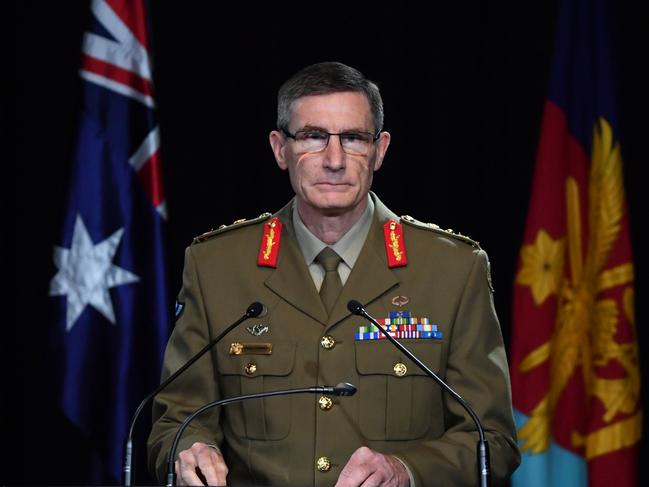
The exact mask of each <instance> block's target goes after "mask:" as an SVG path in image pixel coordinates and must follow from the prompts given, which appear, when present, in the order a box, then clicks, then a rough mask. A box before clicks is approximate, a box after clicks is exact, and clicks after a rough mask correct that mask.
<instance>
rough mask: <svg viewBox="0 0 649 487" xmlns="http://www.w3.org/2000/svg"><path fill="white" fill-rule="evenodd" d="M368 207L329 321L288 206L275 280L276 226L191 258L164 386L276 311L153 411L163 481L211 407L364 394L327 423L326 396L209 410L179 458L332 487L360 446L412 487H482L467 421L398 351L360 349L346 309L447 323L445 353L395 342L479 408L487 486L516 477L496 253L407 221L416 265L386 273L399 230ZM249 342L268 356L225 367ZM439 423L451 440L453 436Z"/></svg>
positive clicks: (219, 241) (273, 479) (236, 476)
mask: <svg viewBox="0 0 649 487" xmlns="http://www.w3.org/2000/svg"><path fill="white" fill-rule="evenodd" d="M372 198H373V199H374V202H375V211H374V215H373V221H372V225H371V228H370V230H369V233H368V236H367V240H366V242H365V244H364V246H363V249H362V251H361V253H360V254H359V256H358V260H357V261H356V263H355V265H354V268H353V270H352V272H351V274H350V275H349V278H348V280H347V282H346V283H345V286H344V288H343V290H342V294H341V296H340V298H339V299H338V301H337V303H336V305H335V306H334V308H333V310H332V312H331V314H330V315H327V313H326V311H325V308H324V305H323V304H322V301H321V299H320V296H319V295H318V292H317V290H316V287H315V285H314V284H313V280H312V278H311V275H310V274H309V271H308V268H307V266H306V263H305V261H304V257H303V255H302V253H301V251H300V249H299V247H298V244H297V242H296V240H295V234H294V230H293V228H292V224H291V221H292V220H291V204H290V203H289V205H287V206H286V207H285V208H283V209H282V210H281V211H280V212H278V213H277V214H276V215H275V216H276V217H278V218H279V219H280V220H281V221H282V222H283V224H284V228H283V230H282V235H281V243H280V246H279V250H278V258H277V267H276V268H270V267H260V266H258V265H257V255H258V253H259V248H260V243H261V241H262V235H263V226H264V223H265V222H266V221H267V217H266V218H260V219H258V220H255V221H252V222H243V223H240V224H238V225H236V226H235V227H234V228H230V227H227V228H225V229H222V230H217V231H215V232H214V234H213V235H211V236H210V237H209V238H206V239H204V241H201V242H199V243H195V244H194V245H191V246H190V247H188V249H187V251H186V255H185V268H184V273H183V286H182V289H181V292H180V294H179V296H178V301H180V302H181V303H184V305H185V308H184V312H183V314H182V315H180V317H179V319H178V321H177V322H176V325H175V327H174V331H173V333H172V336H171V338H170V340H169V344H168V347H167V350H166V353H165V360H164V369H163V374H162V375H163V377H168V376H169V375H170V374H171V373H173V372H174V371H175V370H177V369H178V368H179V367H180V366H181V365H182V364H183V363H185V362H186V361H187V360H188V359H189V358H190V357H191V356H192V355H193V354H195V353H196V352H197V351H198V350H200V349H201V348H202V347H204V346H205V345H206V344H207V343H208V342H209V341H210V340H211V339H212V338H213V337H215V336H217V335H218V334H219V333H220V332H222V331H223V330H224V329H225V328H226V327H227V326H229V325H230V324H231V323H232V322H233V321H234V320H235V319H237V317H239V316H241V315H242V314H243V313H244V312H245V310H246V309H247V307H248V306H249V305H250V303H251V302H253V301H259V302H261V303H263V304H264V305H265V306H266V307H267V309H268V310H269V311H268V314H267V315H266V316H265V317H264V318H261V319H250V320H248V321H247V322H245V323H242V324H241V325H239V326H238V327H237V328H235V329H234V330H232V331H231V332H230V333H229V334H228V336H227V337H226V338H225V339H224V340H223V341H222V342H220V343H219V344H218V345H217V346H216V347H215V348H214V349H213V350H212V351H211V352H210V353H209V354H207V355H206V356H205V357H202V358H201V360H199V361H198V362H196V363H195V364H194V365H192V367H190V368H189V369H187V370H186V371H185V373H184V374H183V375H182V376H180V377H179V378H178V380H176V381H175V382H173V383H172V384H171V385H170V386H169V387H168V388H167V389H165V390H164V391H162V392H161V393H160V394H158V396H157V397H156V398H155V401H154V411H153V417H154V425H153V428H152V432H151V436H150V438H149V455H150V462H151V466H152V468H154V469H155V470H156V472H157V475H158V479H159V480H160V481H161V482H164V481H165V467H166V463H167V454H168V452H169V447H170V444H171V442H172V440H173V436H174V435H175V433H176V431H177V428H178V425H179V424H180V423H181V422H182V421H183V420H184V419H185V418H186V417H187V415H188V414H189V412H191V411H193V410H195V409H197V408H199V407H201V406H203V405H204V404H206V403H207V402H209V401H213V400H216V399H219V398H229V397H235V396H239V395H245V394H253V393H258V392H264V391H274V390H283V389H290V388H296V387H311V386H315V385H335V384H337V383H339V382H350V383H352V384H354V385H355V386H357V387H358V392H357V393H356V395H354V396H352V397H340V398H338V399H337V400H336V405H335V407H334V408H331V409H330V410H329V411H326V413H323V411H322V410H321V409H320V403H319V401H318V398H319V397H320V396H315V397H314V395H313V394H301V395H291V396H283V397H270V398H265V399H255V400H249V401H245V402H241V403H235V404H231V405H228V406H224V407H222V408H217V409H213V410H211V411H209V412H206V413H204V414H203V415H201V416H199V417H197V418H196V420H195V421H194V422H193V423H192V424H191V425H190V427H189V428H188V429H187V430H186V432H185V434H184V436H183V438H182V439H181V441H180V445H179V450H178V451H182V450H183V449H186V448H189V447H190V446H191V445H192V444H193V443H194V442H197V441H201V442H205V443H209V444H215V445H220V446H223V447H224V448H223V452H224V455H225V460H226V462H227V465H228V468H229V474H228V485H261V484H264V485H281V486H309V485H315V486H322V487H324V486H329V487H330V486H331V485H333V484H335V481H336V479H337V478H338V475H339V474H340V471H341V469H342V468H343V467H344V466H345V464H346V463H347V460H348V459H349V457H350V456H351V455H352V453H353V452H354V451H355V450H356V449H357V448H359V447H360V446H363V445H365V446H369V447H370V448H373V449H375V450H377V451H379V452H381V453H385V454H396V455H398V456H399V458H400V459H401V460H402V461H403V462H404V463H405V464H406V465H408V467H409V469H410V471H411V473H412V475H413V477H414V480H415V483H416V485H417V487H427V486H430V485H453V486H460V485H467V486H473V485H475V484H476V483H477V481H476V468H475V461H476V455H475V445H476V441H477V437H478V436H477V432H475V429H474V425H473V422H472V421H471V419H470V418H469V417H467V416H466V414H465V413H464V412H463V410H462V409H461V408H460V407H459V406H458V405H456V404H455V403H454V402H453V401H452V400H450V399H449V398H448V397H446V396H445V395H444V394H443V393H442V391H441V390H440V389H439V387H438V386H437V385H436V384H435V383H434V382H433V381H432V380H430V379H429V378H428V377H427V376H425V375H424V373H423V372H422V371H420V370H419V369H418V368H417V367H416V366H415V365H414V364H412V362H410V360H408V358H407V357H404V356H403V354H401V353H400V352H399V351H398V350H396V349H395V348H394V347H393V346H392V345H391V344H390V343H389V342H388V341H386V340H365V341H356V340H355V337H354V334H355V333H357V332H358V328H359V326H366V325H367V322H365V321H364V320H363V319H362V318H360V317H358V316H352V315H350V313H349V311H348V310H347V307H346V304H347V302H348V301H349V300H350V299H356V300H358V301H360V302H361V303H363V304H364V305H366V309H367V311H368V312H369V313H370V314H371V315H373V316H374V317H376V318H379V319H380V318H385V317H387V314H388V313H389V312H390V311H403V310H407V311H410V312H411V313H412V315H413V316H417V317H426V318H428V319H429V320H430V322H431V323H436V324H438V326H439V330H440V331H441V332H442V333H443V339H441V340H432V339H404V340H401V342H402V343H404V345H406V346H407V347H408V348H409V349H410V350H411V351H412V352H413V353H414V354H415V355H417V356H418V357H419V358H421V360H423V361H424V362H425V363H426V364H427V365H428V366H429V367H430V368H431V369H432V370H433V371H435V372H437V373H438V374H439V375H440V376H441V377H444V378H446V380H447V381H448V383H449V384H450V385H451V386H452V387H455V388H456V389H457V392H458V393H459V394H461V395H462V397H464V399H465V400H467V401H468V402H469V403H471V404H472V405H474V407H475V409H476V413H477V414H478V416H480V418H482V420H483V421H484V428H485V431H487V439H488V441H489V448H490V451H491V468H492V482H493V484H494V485H498V484H499V483H502V482H503V481H504V479H506V478H507V477H508V476H509V474H510V473H511V471H512V470H513V468H514V467H515V465H516V464H517V463H518V459H519V456H518V450H517V446H516V441H515V428H514V422H513V417H512V408H511V398H510V396H509V377H508V373H507V370H508V367H507V362H506V358H505V349H504V346H503V342H502V338H501V333H500V327H499V325H498V321H497V318H496V314H495V312H494V308H493V303H492V296H491V291H490V288H489V283H488V260H487V257H486V254H485V253H484V251H482V250H481V249H480V248H479V247H478V246H477V245H472V244H471V242H470V241H467V240H466V239H465V240H462V239H460V238H456V237H455V236H453V235H451V234H447V233H445V232H444V231H443V230H438V229H433V228H431V227H426V226H425V225H422V224H418V223H416V222H412V221H406V220H405V219H402V220H401V223H402V226H403V241H404V246H405V250H406V252H407V257H408V265H407V266H404V267H396V268H392V269H391V268H389V267H388V264H387V257H386V247H385V241H384V234H383V224H384V223H385V222H386V221H387V220H388V219H398V217H397V216H396V215H395V214H394V213H392V212H390V211H389V210H388V209H387V208H386V207H385V206H384V205H383V204H382V203H381V202H380V201H379V200H378V199H377V198H376V196H375V195H372ZM224 276H227V279H226V278H225V277H224ZM395 296H405V297H407V298H408V303H407V304H406V305H404V306H402V307H397V306H396V305H395V304H393V303H392V301H393V298H395ZM255 324H263V325H264V326H265V327H266V326H267V327H268V330H267V331H266V332H265V333H263V334H262V335H259V336H255V335H253V334H251V333H250V332H248V331H247V329H246V328H247V327H252V326H254V325H255ZM326 336H330V337H335V340H334V343H335V346H334V347H331V348H328V349H326V348H324V347H323V344H322V343H321V340H322V339H323V337H326ZM255 342H260V343H261V342H263V343H268V344H271V345H272V351H269V353H268V354H257V355H252V354H251V353H249V351H251V350H254V347H250V348H249V347H247V346H246V347H244V349H242V350H241V354H232V355H231V354H230V353H229V351H230V345H231V344H232V343H245V344H246V345H248V344H251V343H255ZM269 350H270V349H269ZM252 362H254V363H255V365H256V371H255V372H254V373H252V374H249V372H248V371H247V369H246V365H247V364H250V363H252ZM398 363H401V364H403V365H404V367H405V369H406V370H407V373H406V374H405V375H404V376H402V377H398V376H397V372H396V371H395V370H394V366H395V364H398ZM163 415H164V417H163ZM445 424H448V425H452V427H451V428H450V429H449V430H448V431H447V430H446V429H445ZM467 431H470V432H472V434H467ZM320 452H322V453H324V452H326V454H327V459H328V460H329V462H330V465H329V469H330V470H329V471H328V472H327V474H326V475H323V474H321V473H320V472H319V471H318V470H317V468H314V462H317V458H318V456H320V455H321V453H320ZM314 453H315V454H316V457H315V458H314ZM449 458H452V459H453V461H449V460H448V459H449ZM433 482H434V484H433Z"/></svg>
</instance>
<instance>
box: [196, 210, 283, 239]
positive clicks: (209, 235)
mask: <svg viewBox="0 0 649 487" xmlns="http://www.w3.org/2000/svg"><path fill="white" fill-rule="evenodd" d="M270 216H271V214H270V213H262V214H261V215H259V216H258V217H257V218H253V219H252V220H246V219H245V218H243V219H241V220H237V221H235V222H232V224H231V225H221V226H220V227H219V228H217V229H212V230H210V231H209V232H205V233H203V234H202V235H199V236H198V237H194V240H193V241H192V244H197V243H201V242H205V241H206V240H209V239H211V238H212V237H214V236H216V235H219V234H221V233H225V232H227V231H229V230H234V229H235V228H241V227H246V226H248V225H253V224H255V223H259V222H262V221H264V220H268V218H270Z"/></svg>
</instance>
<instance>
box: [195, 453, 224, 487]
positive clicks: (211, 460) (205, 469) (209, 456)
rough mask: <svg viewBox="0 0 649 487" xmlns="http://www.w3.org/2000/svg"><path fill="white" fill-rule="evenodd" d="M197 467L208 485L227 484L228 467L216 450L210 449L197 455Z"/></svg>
mask: <svg viewBox="0 0 649 487" xmlns="http://www.w3.org/2000/svg"><path fill="white" fill-rule="evenodd" d="M198 467H199V468H200V470H201V472H202V473H203V475H204V476H205V480H206V481H207V484H208V485H227V480H226V477H227V475H228V467H227V465H226V464H225V460H223V456H222V455H220V454H219V453H218V452H216V451H214V450H212V451H211V452H205V454H201V455H199V457H198Z"/></svg>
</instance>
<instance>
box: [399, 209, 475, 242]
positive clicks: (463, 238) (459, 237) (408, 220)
mask: <svg viewBox="0 0 649 487" xmlns="http://www.w3.org/2000/svg"><path fill="white" fill-rule="evenodd" d="M401 221H403V222H405V223H407V224H408V225H411V226H413V227H417V228H423V229H425V230H430V231H432V232H437V233H440V234H442V235H444V236H446V237H452V238H454V239H456V240H460V241H462V242H464V243H466V244H469V245H471V246H472V247H474V248H476V249H479V248H480V243H479V242H477V241H476V240H473V239H472V238H469V237H467V236H466V235H462V234H461V233H459V232H458V233H456V232H454V231H453V229H452V228H447V229H446V230H444V229H443V228H441V227H440V226H439V225H435V224H434V223H424V222H420V221H419V220H415V219H414V218H413V217H411V216H410V215H404V216H402V217H401Z"/></svg>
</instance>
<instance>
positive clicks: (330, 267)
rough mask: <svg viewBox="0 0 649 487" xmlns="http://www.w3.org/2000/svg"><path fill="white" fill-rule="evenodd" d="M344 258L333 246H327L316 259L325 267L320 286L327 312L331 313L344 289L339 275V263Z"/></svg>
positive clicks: (321, 296)
mask: <svg viewBox="0 0 649 487" xmlns="http://www.w3.org/2000/svg"><path fill="white" fill-rule="evenodd" d="M341 260H342V258H341V257H340V255H338V254H337V253H336V251H335V250H334V249H332V248H331V247H325V248H324V249H323V250H322V252H320V253H319V254H318V255H317V256H316V258H315V261H316V262H317V263H318V264H320V265H321V266H322V267H324V270H325V276H324V280H323V281H322V286H321V287H320V299H322V302H323V304H324V305H325V308H326V310H327V314H331V309H332V308H333V306H334V303H335V302H336V300H337V299H338V296H339V295H340V291H342V289H343V284H342V281H341V280H340V275H338V264H340V261H341Z"/></svg>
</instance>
